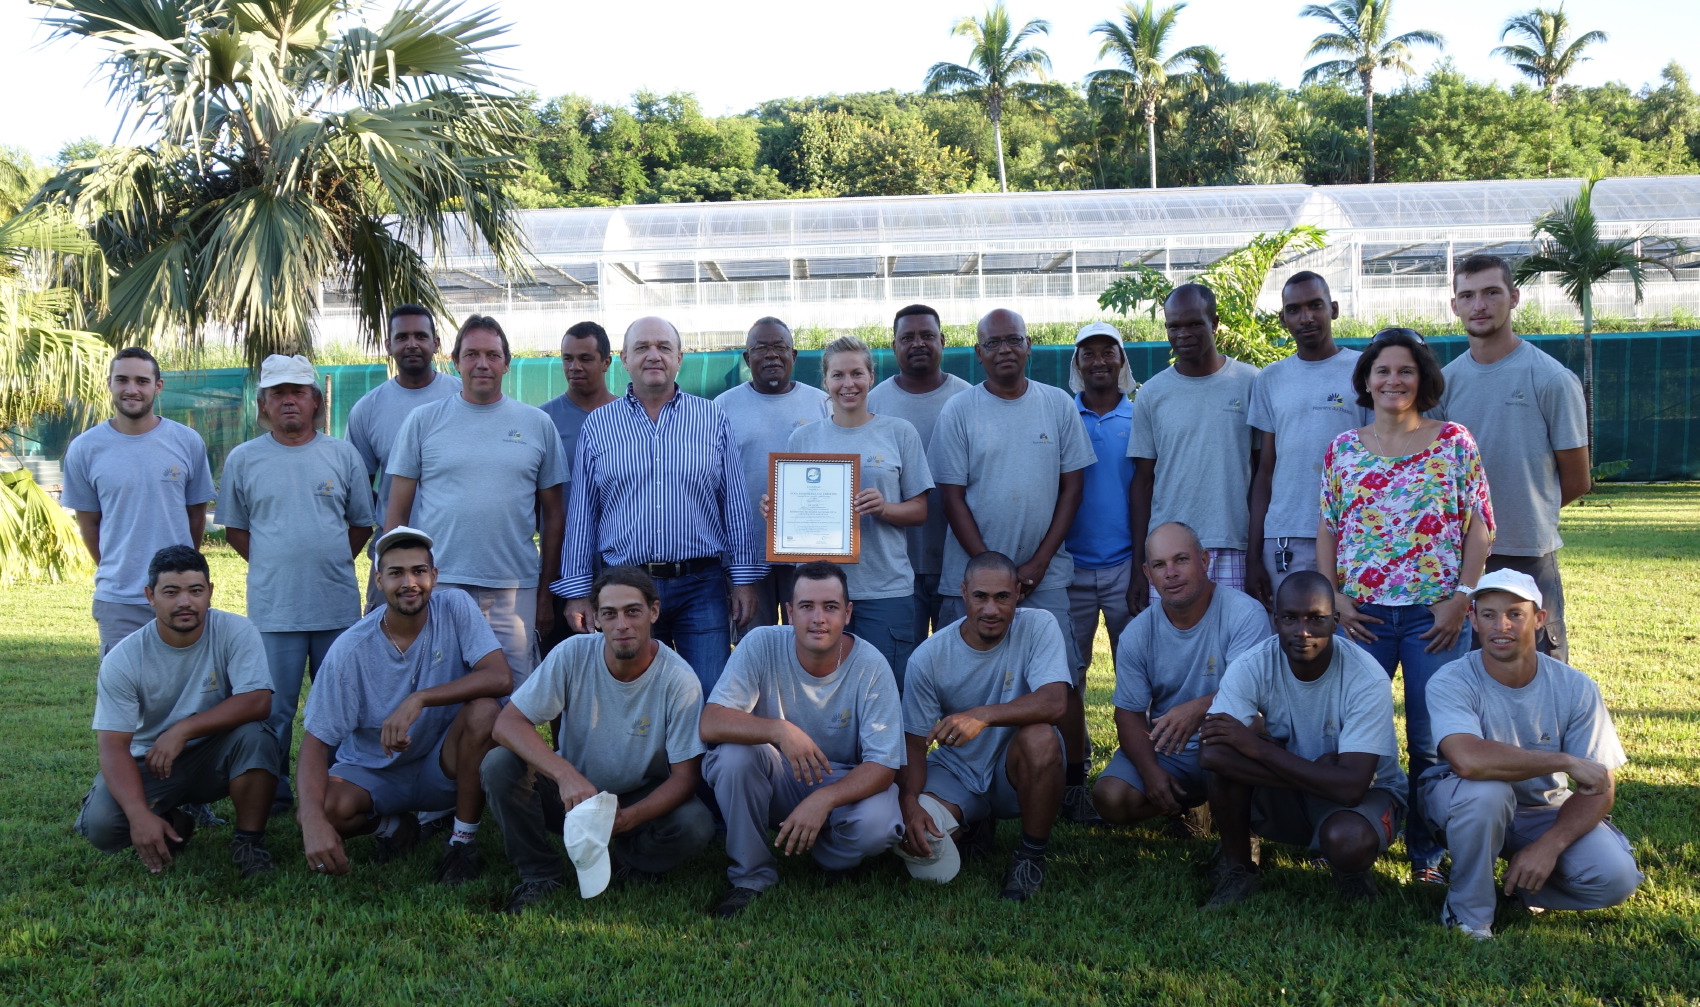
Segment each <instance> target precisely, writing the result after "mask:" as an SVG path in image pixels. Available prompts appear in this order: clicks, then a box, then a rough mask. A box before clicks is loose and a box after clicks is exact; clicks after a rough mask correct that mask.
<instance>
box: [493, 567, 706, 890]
mask: <svg viewBox="0 0 1700 1007" xmlns="http://www.w3.org/2000/svg"><path fill="white" fill-rule="evenodd" d="M591 597H592V598H594V599H595V601H596V622H597V632H595V633H591V634H588V635H580V636H577V637H574V638H572V639H570V640H567V641H565V642H564V643H562V644H561V646H559V647H557V648H556V649H555V650H553V651H551V652H550V654H549V656H548V657H547V658H545V659H544V661H543V663H542V665H540V666H539V667H538V669H537V671H536V673H535V674H533V675H532V676H531V678H530V679H528V680H527V681H526V683H525V685H523V686H522V687H520V689H519V691H518V692H515V693H514V695H513V700H512V702H510V703H509V704H508V705H507V707H506V708H505V709H504V710H503V711H502V714H501V716H499V717H498V718H497V719H496V727H495V737H496V741H497V742H498V743H499V744H500V745H501V746H502V747H500V748H495V749H492V750H491V752H490V754H489V755H487V756H485V757H484V768H483V774H482V775H483V779H484V790H485V792H486V793H487V794H488V795H489V799H490V810H491V811H492V812H494V813H495V816H496V822H497V824H498V825H500V826H501V829H502V842H503V845H504V846H505V847H506V849H507V854H508V860H509V862H511V863H512V864H513V865H514V869H515V870H517V871H518V872H519V881H520V883H519V886H518V887H517V888H515V889H514V890H513V893H512V894H511V895H510V896H509V900H508V911H509V912H515V913H517V912H520V911H522V910H524V909H525V908H526V907H528V906H531V905H534V904H536V903H537V902H540V901H542V900H543V899H544V898H546V897H547V896H548V895H549V893H551V892H553V891H554V890H556V889H557V888H560V887H561V876H562V873H563V867H562V862H561V854H560V847H559V846H558V845H557V842H556V839H555V837H557V836H559V835H560V831H561V830H560V823H561V819H562V817H563V816H564V815H565V814H566V813H567V812H569V811H571V810H572V809H573V808H574V807H575V806H577V805H578V804H579V802H581V801H584V800H586V799H588V798H590V797H593V796H595V795H596V794H597V793H599V792H602V791H607V792H609V793H612V794H614V795H616V796H618V797H619V799H620V810H619V813H618V814H617V816H616V817H615V819H614V829H613V834H612V841H611V842H610V844H609V847H608V853H609V855H610V856H611V857H612V858H613V867H612V870H613V874H614V876H615V877H621V878H633V879H637V878H652V877H655V876H658V875H661V874H665V873H666V872H668V871H670V870H672V869H673V868H675V867H677V866H678V865H679V864H681V863H683V862H684V861H686V860H688V859H689V858H691V857H692V856H694V855H696V854H697V853H698V852H699V851H701V850H702V849H703V848H704V847H705V846H707V845H708V842H709V840H711V839H713V838H714V817H713V815H711V814H710V813H709V810H708V808H707V807H706V806H705V805H704V804H703V803H702V801H700V800H699V799H697V797H696V789H697V783H698V781H699V780H700V779H701V775H700V769H701V763H702V753H703V750H704V749H703V744H702V739H701V737H700V736H699V735H698V734H697V722H698V720H699V719H700V717H701V714H702V686H700V685H699V684H698V683H697V678H696V674H695V673H694V672H692V671H691V669H690V666H689V665H687V664H685V662H684V660H683V659H682V658H680V657H679V655H678V654H677V653H675V652H674V651H673V650H672V649H671V648H669V647H667V646H665V645H664V644H662V643H660V642H659V641H657V640H656V639H655V638H654V637H653V636H652V635H651V628H652V627H653V626H654V625H655V620H656V619H657V618H659V617H660V614H661V601H660V597H659V596H658V595H657V594H656V592H655V582H654V581H652V580H651V579H650V577H649V575H648V574H646V573H644V572H643V571H642V570H639V569H637V568H636V567H631V566H617V567H611V568H609V569H607V570H604V571H602V573H601V574H600V575H599V576H598V577H597V578H596V584H595V585H594V586H593V587H592V589H591ZM557 717H559V718H560V722H561V726H560V732H559V737H560V745H559V748H558V750H555V751H551V750H550V748H549V746H548V745H547V744H546V743H545V742H544V741H543V739H542V738H541V737H539V736H538V734H537V728H536V725H538V724H545V723H548V722H550V721H552V720H554V719H555V718H557Z"/></svg>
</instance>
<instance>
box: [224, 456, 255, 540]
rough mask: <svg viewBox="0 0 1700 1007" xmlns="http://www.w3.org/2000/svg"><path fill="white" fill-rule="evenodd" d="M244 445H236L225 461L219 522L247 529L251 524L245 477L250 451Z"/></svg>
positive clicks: (227, 525) (227, 526) (230, 526)
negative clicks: (245, 449) (243, 448)
mask: <svg viewBox="0 0 1700 1007" xmlns="http://www.w3.org/2000/svg"><path fill="white" fill-rule="evenodd" d="M242 447H243V446H242V445H241V444H238V445H236V448H235V449H234V450H233V451H231V452H230V457H229V458H226V459H225V461H224V489H223V492H222V493H220V494H219V497H218V523H219V524H222V525H224V526H225V527H226V528H240V529H243V530H247V529H248V527H249V526H250V519H249V515H248V491H247V488H246V486H245V485H244V484H245V482H246V480H245V479H244V478H243V477H244V474H245V473H246V472H247V469H248V452H246V451H244V450H242Z"/></svg>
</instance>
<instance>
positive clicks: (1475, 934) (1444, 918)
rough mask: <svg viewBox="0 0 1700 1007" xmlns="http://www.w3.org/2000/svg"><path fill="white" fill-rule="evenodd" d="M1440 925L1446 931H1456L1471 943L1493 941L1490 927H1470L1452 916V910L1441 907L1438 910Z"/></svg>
mask: <svg viewBox="0 0 1700 1007" xmlns="http://www.w3.org/2000/svg"><path fill="white" fill-rule="evenodd" d="M1440 925H1441V926H1443V927H1445V928H1446V929H1448V930H1456V931H1458V932H1460V933H1462V934H1463V935H1464V936H1466V937H1468V938H1470V939H1471V940H1473V941H1491V940H1493V928H1492V927H1472V926H1470V925H1469V924H1467V923H1465V922H1464V921H1463V920H1461V919H1459V918H1458V917H1456V916H1454V915H1452V910H1451V909H1449V908H1446V907H1444V906H1443V907H1441V910H1440Z"/></svg>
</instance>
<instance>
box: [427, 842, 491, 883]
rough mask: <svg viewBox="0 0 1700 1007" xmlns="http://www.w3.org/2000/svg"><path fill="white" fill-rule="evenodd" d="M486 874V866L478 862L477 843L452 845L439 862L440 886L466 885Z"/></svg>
mask: <svg viewBox="0 0 1700 1007" xmlns="http://www.w3.org/2000/svg"><path fill="white" fill-rule="evenodd" d="M483 873H484V865H483V864H482V863H480V862H479V860H478V844H477V843H450V844H449V848H448V849H446V850H444V851H443V859H441V860H439V861H437V883H438V884H440V885H448V886H449V887H451V888H452V887H454V886H455V885H464V884H466V883H467V882H468V881H472V880H473V879H475V878H477V877H478V876H479V875H481V874H483Z"/></svg>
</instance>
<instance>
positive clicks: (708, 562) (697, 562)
mask: <svg viewBox="0 0 1700 1007" xmlns="http://www.w3.org/2000/svg"><path fill="white" fill-rule="evenodd" d="M636 565H637V567H638V569H640V570H642V571H643V572H644V573H647V574H649V575H650V576H651V577H654V578H655V579H656V580H666V579H667V578H670V577H688V576H690V575H691V574H693V573H702V572H703V571H704V570H712V569H715V568H718V567H719V566H720V557H718V556H703V557H701V558H699V559H681V560H674V561H672V562H668V563H638V564H636Z"/></svg>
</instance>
